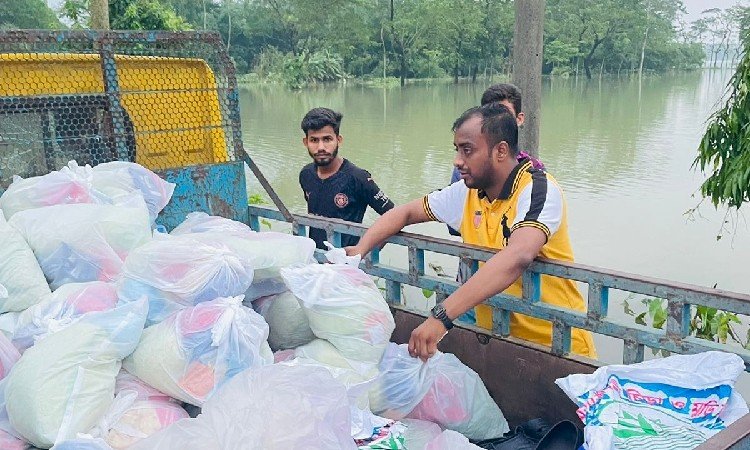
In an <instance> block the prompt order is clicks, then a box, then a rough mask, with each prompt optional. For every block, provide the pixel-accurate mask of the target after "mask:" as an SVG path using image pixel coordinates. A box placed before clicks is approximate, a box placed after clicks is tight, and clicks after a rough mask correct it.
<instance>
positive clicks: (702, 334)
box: [623, 295, 750, 356]
mask: <svg viewBox="0 0 750 450" xmlns="http://www.w3.org/2000/svg"><path fill="white" fill-rule="evenodd" d="M633 300H635V298H634V296H633V295H630V296H629V297H628V298H626V299H625V300H624V301H623V310H624V312H625V314H627V315H629V316H631V317H634V318H635V319H634V321H635V323H636V324H638V325H642V326H646V327H647V326H651V327H653V328H657V329H660V330H662V329H664V324H665V323H666V322H667V317H668V312H667V301H666V300H664V299H662V298H644V299H641V301H640V303H641V304H642V305H643V306H644V307H645V310H644V311H641V312H636V311H635V310H633V308H632V307H631V302H632V301H633ZM741 324H742V321H741V320H740V318H739V317H738V316H737V314H735V313H732V312H728V311H722V310H720V309H717V308H711V307H708V306H695V307H693V308H691V317H690V335H691V336H695V337H697V338H699V339H705V340H707V341H711V342H718V343H720V344H726V343H727V340H729V339H731V340H732V341H734V342H736V343H738V344H740V345H742V347H743V348H745V349H747V350H750V329H749V330H748V331H747V333H746V334H745V337H744V338H742V337H740V332H738V330H737V329H736V328H735V327H736V326H738V325H741ZM652 351H653V353H654V354H657V353H659V350H658V349H652ZM661 353H662V355H663V356H666V355H667V354H668V352H666V351H665V350H661Z"/></svg>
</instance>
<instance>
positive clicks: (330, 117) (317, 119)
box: [301, 108, 344, 136]
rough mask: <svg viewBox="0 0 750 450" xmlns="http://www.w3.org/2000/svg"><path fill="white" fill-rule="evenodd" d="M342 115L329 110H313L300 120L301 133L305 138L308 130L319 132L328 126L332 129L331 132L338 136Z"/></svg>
mask: <svg viewBox="0 0 750 450" xmlns="http://www.w3.org/2000/svg"><path fill="white" fill-rule="evenodd" d="M343 118H344V115H343V114H341V113H338V112H336V111H334V110H332V109H330V108H313V109H311V110H310V111H308V112H307V114H305V117H303V118H302V124H301V126H302V131H304V132H305V136H307V131H308V130H313V131H314V130H321V129H323V128H325V127H327V126H328V125H330V126H331V127H333V131H334V132H335V133H336V135H337V136H338V134H339V128H340V127H341V119H343Z"/></svg>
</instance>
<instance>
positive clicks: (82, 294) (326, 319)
mask: <svg viewBox="0 0 750 450" xmlns="http://www.w3.org/2000/svg"><path fill="white" fill-rule="evenodd" d="M173 190H174V185H172V184H171V183H167V182H165V181H164V180H162V179H161V178H159V177H158V176H157V175H156V174H154V173H153V172H151V171H149V170H148V169H145V168H143V167H141V166H139V165H137V164H133V163H126V162H113V163H107V164H101V165H99V166H96V167H94V168H91V167H89V166H85V167H81V166H78V165H77V164H75V162H71V163H69V164H68V165H67V166H66V167H64V168H62V169H61V170H59V171H55V172H52V173H50V174H47V175H44V176H41V177H34V178H29V179H20V178H17V179H15V181H14V182H13V184H12V185H11V186H10V188H9V189H8V190H7V191H5V192H4V194H3V195H2V196H1V197H0V448H2V449H8V450H16V449H18V450H21V449H27V448H29V446H30V445H34V446H36V447H40V448H51V447H52V448H55V449H62V450H64V449H91V450H111V449H125V448H128V449H131V448H133V449H138V448H144V449H146V448H147V449H159V448H165V449H173V448H185V449H190V448H196V449H198V448H199V449H212V448H215V449H224V448H258V449H272V448H278V449H286V448H320V449H327V448H330V449H345V448H352V449H359V450H375V449H382V448H389V449H404V448H411V449H422V448H438V447H435V445H440V444H439V442H442V441H441V439H442V440H445V439H452V440H450V442H455V443H456V445H459V444H460V445H459V447H456V448H470V447H466V446H465V445H464V444H467V445H468V441H466V443H464V442H463V441H461V442H459V441H460V439H458V440H456V436H458V437H460V438H462V439H464V440H465V439H466V438H465V437H463V436H460V435H451V434H444V433H443V430H442V428H449V429H454V430H457V431H461V432H465V433H468V434H467V435H469V436H472V435H475V436H479V437H488V436H489V435H490V434H492V435H493V436H489V437H496V436H495V435H499V434H502V432H503V428H502V426H501V425H502V424H504V419H503V416H502V413H501V412H500V410H499V409H498V408H497V406H496V405H495V404H494V402H492V400H491V399H490V398H489V395H488V394H487V392H486V390H485V389H484V386H483V385H482V384H481V381H480V380H479V379H478V377H476V374H475V373H473V372H472V371H471V370H469V369H468V368H466V367H465V366H463V365H461V364H460V363H459V362H458V361H457V360H455V358H453V359H451V358H452V355H440V357H439V358H438V357H436V358H433V359H432V360H430V362H428V363H427V364H425V363H422V362H421V361H419V360H414V359H411V358H409V361H408V362H403V361H400V360H399V358H398V357H396V356H394V352H396V353H397V352H398V351H399V350H398V349H399V348H398V347H396V346H394V345H392V344H391V346H390V347H389V340H390V337H391V333H392V332H393V330H394V328H395V324H394V320H393V316H392V315H391V312H390V309H389V307H388V304H387V303H386V302H385V300H384V299H383V296H382V294H381V293H380V290H379V289H378V288H377V287H376V286H375V284H374V283H373V281H372V279H371V278H370V277H369V276H368V275H367V274H365V273H364V272H363V271H361V270H360V269H358V268H357V267H356V263H357V262H358V261H352V260H351V259H350V258H348V257H346V256H345V255H343V254H342V250H340V249H337V251H338V254H339V258H338V259H337V262H339V263H338V264H325V265H321V264H317V262H316V261H315V258H314V251H315V244H314V242H313V241H312V240H310V239H308V238H306V237H299V236H292V235H289V234H284V233H274V232H263V233H260V232H254V231H252V230H251V229H250V228H249V227H248V226H247V225H245V224H243V223H239V222H236V221H232V220H229V219H225V218H221V217H215V216H209V215H207V214H204V213H191V214H189V215H188V216H187V217H186V219H185V221H184V222H183V223H182V224H180V225H179V226H178V227H176V228H175V229H174V230H172V232H171V233H169V234H167V233H163V232H161V231H159V227H158V226H157V225H156V224H155V220H156V218H157V216H158V214H159V212H160V211H161V210H162V209H163V208H164V207H165V206H166V205H167V204H168V203H169V200H170V198H171V195H172V192H173ZM3 213H4V214H5V216H3ZM5 217H7V218H8V220H7V221H6V220H5ZM351 263H354V264H355V266H352V265H349V264H351ZM272 349H273V350H279V352H277V353H276V354H275V355H274V354H273V352H272ZM386 350H388V351H386ZM401 356H403V355H401ZM402 366H403V367H402ZM402 375H403V376H404V377H405V378H399V379H398V381H397V382H395V381H393V379H394V377H400V376H402ZM384 380H390V381H388V382H387V383H384ZM393 389H396V390H399V389H401V390H404V391H405V392H408V395H407V394H406V393H400V394H399V393H394V392H392V390H393ZM445 393H449V395H448V396H447V397H445V396H444V394H445ZM400 396H401V397H407V396H408V400H403V399H401V398H400ZM400 402H401V403H400ZM403 402H406V403H405V404H402V403H403ZM488 402H489V403H488ZM373 410H374V411H375V412H377V413H381V414H382V416H380V415H375V414H373ZM407 410H408V411H407ZM188 411H192V412H193V414H192V416H195V415H196V414H197V413H199V415H198V416H197V417H195V418H190V417H191V415H189V414H188ZM402 412H403V413H402ZM383 416H385V417H383ZM407 417H418V418H422V419H426V420H428V421H429V422H425V421H420V420H413V419H405V418H407ZM407 421H411V422H407ZM237 423H241V424H242V425H243V426H242V427H238V426H237ZM441 427H442V428H441ZM409 440H411V442H413V444H412V445H411V447H407V446H406V442H407V441H409ZM446 442H449V441H446ZM435 443H438V444H435ZM430 445H431V446H432V447H430ZM451 445H452V444H451Z"/></svg>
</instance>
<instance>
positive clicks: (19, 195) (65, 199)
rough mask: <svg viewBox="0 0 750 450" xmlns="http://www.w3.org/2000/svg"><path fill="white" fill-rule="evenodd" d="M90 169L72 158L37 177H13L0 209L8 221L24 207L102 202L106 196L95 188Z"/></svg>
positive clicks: (0, 201)
mask: <svg viewBox="0 0 750 450" xmlns="http://www.w3.org/2000/svg"><path fill="white" fill-rule="evenodd" d="M92 181H93V171H92V169H91V167H90V166H88V165H87V166H83V167H81V166H79V165H78V164H77V163H76V162H75V161H71V162H69V163H68V165H67V166H65V167H63V168H62V169H60V170H55V171H52V172H50V173H48V174H45V175H41V176H38V177H31V178H21V177H14V179H13V183H11V185H10V186H8V189H7V190H6V191H5V192H3V195H2V197H0V209H2V210H3V212H4V213H5V217H7V218H8V220H10V218H11V217H13V216H14V215H15V214H16V213H18V212H21V211H25V210H27V209H35V208H42V207H45V206H52V205H63V204H74V203H105V202H106V199H105V198H104V197H103V196H101V195H100V194H99V193H97V192H96V191H94V189H93V186H92Z"/></svg>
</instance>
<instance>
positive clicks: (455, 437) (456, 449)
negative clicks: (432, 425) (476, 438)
mask: <svg viewBox="0 0 750 450" xmlns="http://www.w3.org/2000/svg"><path fill="white" fill-rule="evenodd" d="M446 449H451V450H481V449H482V447H479V446H478V445H474V444H472V443H471V442H469V440H468V439H467V438H466V436H464V435H462V434H461V433H457V432H455V431H453V430H445V431H443V432H442V433H440V434H439V435H438V436H436V437H435V438H434V439H433V440H431V441H430V442H428V443H427V445H426V446H425V447H424V450H446Z"/></svg>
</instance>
